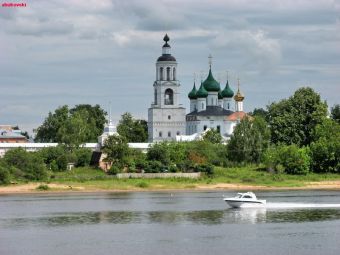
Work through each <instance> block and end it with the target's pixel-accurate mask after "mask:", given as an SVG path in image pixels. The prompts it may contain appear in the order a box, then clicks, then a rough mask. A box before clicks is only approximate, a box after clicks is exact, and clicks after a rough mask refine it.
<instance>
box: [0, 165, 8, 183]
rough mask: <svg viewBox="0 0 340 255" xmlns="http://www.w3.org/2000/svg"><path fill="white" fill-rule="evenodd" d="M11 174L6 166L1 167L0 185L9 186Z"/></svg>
mask: <svg viewBox="0 0 340 255" xmlns="http://www.w3.org/2000/svg"><path fill="white" fill-rule="evenodd" d="M9 183H10V174H9V171H8V170H7V168H6V166H2V165H0V184H9Z"/></svg>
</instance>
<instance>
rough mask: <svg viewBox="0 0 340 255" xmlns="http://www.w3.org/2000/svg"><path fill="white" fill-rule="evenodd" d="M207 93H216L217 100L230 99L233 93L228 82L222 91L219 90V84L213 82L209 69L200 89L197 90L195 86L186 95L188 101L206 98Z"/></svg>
mask: <svg viewBox="0 0 340 255" xmlns="http://www.w3.org/2000/svg"><path fill="white" fill-rule="evenodd" d="M209 92H218V99H223V98H232V97H233V96H234V91H233V90H232V89H231V88H230V86H229V81H227V84H226V86H225V88H224V89H223V90H221V88H220V83H219V82H218V81H216V80H215V78H214V76H213V74H212V72H211V68H210V69H209V74H208V77H207V78H206V79H205V81H203V82H202V83H201V86H200V88H199V89H198V90H197V89H196V85H195V84H194V87H193V88H192V90H191V91H190V92H189V94H188V98H189V99H197V98H199V97H207V96H208V93H209Z"/></svg>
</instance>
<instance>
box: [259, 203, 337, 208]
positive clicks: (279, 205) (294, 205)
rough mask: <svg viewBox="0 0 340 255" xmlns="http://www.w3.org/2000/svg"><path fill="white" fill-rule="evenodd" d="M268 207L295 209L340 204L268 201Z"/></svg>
mask: <svg viewBox="0 0 340 255" xmlns="http://www.w3.org/2000/svg"><path fill="white" fill-rule="evenodd" d="M265 208H267V209H290V208H292V209H294V208H340V204H309V203H270V202H269V203H267V204H266V205H265Z"/></svg>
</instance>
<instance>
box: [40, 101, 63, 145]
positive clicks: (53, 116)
mask: <svg viewBox="0 0 340 255" xmlns="http://www.w3.org/2000/svg"><path fill="white" fill-rule="evenodd" d="M68 118H69V109H68V106H67V105H64V106H62V107H59V108H57V109H56V110H55V112H54V113H51V112H49V113H48V117H47V118H46V119H45V121H44V123H43V124H42V125H41V126H40V127H38V129H37V134H36V136H35V139H34V141H35V142H46V143H56V142H60V141H59V140H58V136H57V133H58V130H59V129H60V128H61V127H63V126H64V125H65V123H66V121H67V119H68Z"/></svg>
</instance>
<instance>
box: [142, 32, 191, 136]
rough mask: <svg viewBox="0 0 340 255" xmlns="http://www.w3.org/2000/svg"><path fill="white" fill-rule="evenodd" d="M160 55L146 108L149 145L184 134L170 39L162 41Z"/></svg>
mask: <svg viewBox="0 0 340 255" xmlns="http://www.w3.org/2000/svg"><path fill="white" fill-rule="evenodd" d="M163 41H164V45H163V47H162V55H161V56H160V57H159V58H158V59H157V62H156V80H155V82H154V84H153V93H154V97H153V103H152V104H151V107H150V108H149V109H148V135H149V142H156V141H171V140H175V139H176V135H184V134H185V108H183V107H182V105H181V104H180V103H179V89H180V83H179V81H178V79H177V61H176V58H175V57H174V56H172V55H171V46H170V44H169V43H168V42H169V41H170V38H169V36H168V35H167V34H166V35H165V36H164V38H163Z"/></svg>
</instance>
